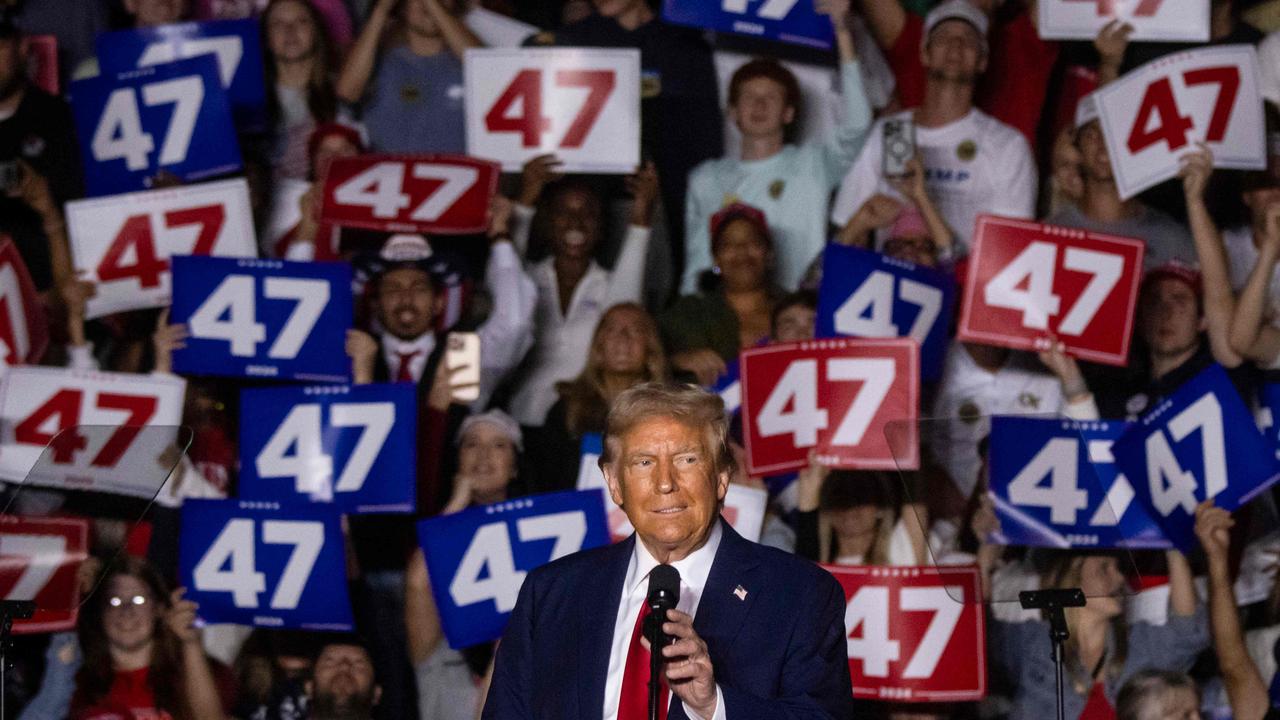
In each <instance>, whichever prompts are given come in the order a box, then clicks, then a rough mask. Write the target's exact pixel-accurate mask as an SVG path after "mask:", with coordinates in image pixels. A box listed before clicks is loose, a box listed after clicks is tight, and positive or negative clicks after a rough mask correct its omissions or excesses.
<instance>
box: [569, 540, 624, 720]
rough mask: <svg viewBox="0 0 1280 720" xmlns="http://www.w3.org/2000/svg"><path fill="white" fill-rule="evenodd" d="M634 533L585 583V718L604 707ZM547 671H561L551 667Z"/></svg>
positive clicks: (581, 645) (581, 672) (581, 659)
mask: <svg viewBox="0 0 1280 720" xmlns="http://www.w3.org/2000/svg"><path fill="white" fill-rule="evenodd" d="M635 538H636V536H635V534H634V533H633V534H632V535H631V537H630V538H629V539H627V540H624V541H622V542H620V543H618V544H616V545H613V546H612V547H611V548H610V551H611V552H610V554H609V556H608V559H607V560H606V561H605V562H604V563H603V564H602V565H603V567H601V568H600V574H599V575H598V576H597V577H595V578H587V579H586V580H587V582H584V583H582V586H581V587H582V601H581V603H580V606H581V607H582V608H583V612H582V613H581V614H580V615H579V625H578V636H577V639H576V640H574V639H569V640H568V641H569V642H570V643H572V644H574V645H577V646H578V663H579V667H578V674H577V676H578V677H579V678H581V680H582V685H581V687H580V692H579V694H578V702H579V706H578V715H579V717H581V718H582V720H588V718H599V717H600V712H601V709H602V708H603V707H604V683H605V676H606V675H607V674H608V673H609V653H610V652H611V651H612V649H613V626H614V624H615V623H616V622H617V620H618V603H619V602H620V601H621V598H622V582H623V581H624V580H625V579H626V576H627V565H628V564H629V563H630V561H631V554H632V552H633V550H634V548H635V541H636V540H635ZM548 672H559V670H557V669H556V668H548Z"/></svg>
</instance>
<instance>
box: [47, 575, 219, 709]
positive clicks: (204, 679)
mask: <svg viewBox="0 0 1280 720" xmlns="http://www.w3.org/2000/svg"><path fill="white" fill-rule="evenodd" d="M100 587H101V592H99V593H98V594H97V595H96V597H94V598H92V599H91V600H90V602H89V603H88V604H87V605H86V607H85V609H84V610H83V611H82V613H83V614H82V615H81V616H80V638H81V642H82V643H83V645H82V648H81V650H82V652H83V653H84V661H83V663H82V664H81V666H80V670H79V672H78V673H76V688H75V695H74V697H73V698H72V701H71V714H70V717H71V718H72V719H73V720H100V719H101V720H105V718H114V717H121V716H122V715H123V716H125V717H140V716H142V715H144V714H145V715H147V716H154V717H161V716H163V715H172V716H175V717H181V718H191V720H223V718H225V717H226V710H225V708H230V707H231V706H232V704H233V702H232V701H233V698H231V697H228V694H229V693H228V691H229V688H230V685H231V680H230V677H229V673H227V672H226V669H225V668H222V667H221V666H217V671H216V672H215V666H213V665H212V664H211V661H210V660H209V658H208V657H206V656H205V652H204V647H203V646H202V645H201V643H200V632H199V631H198V630H197V629H196V628H194V627H192V623H194V622H195V618H196V605H195V603H193V602H191V601H190V600H183V599H182V594H183V592H184V590H183V589H182V588H178V589H177V590H173V591H172V592H171V591H170V590H169V587H168V585H167V584H166V583H165V582H164V580H163V579H162V578H161V577H160V574H159V573H158V572H157V571H156V570H155V569H154V568H152V567H151V566H150V565H148V564H147V563H146V561H144V560H139V559H137V558H133V557H125V558H123V559H121V560H120V561H119V562H118V564H116V565H115V566H114V567H112V568H109V569H108V570H107V571H106V573H105V574H104V575H103V578H102V582H101V585H100Z"/></svg>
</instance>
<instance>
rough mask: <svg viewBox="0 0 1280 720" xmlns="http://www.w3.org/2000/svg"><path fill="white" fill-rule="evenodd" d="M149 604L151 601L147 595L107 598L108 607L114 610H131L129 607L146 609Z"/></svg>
mask: <svg viewBox="0 0 1280 720" xmlns="http://www.w3.org/2000/svg"><path fill="white" fill-rule="evenodd" d="M149 602H151V600H150V598H148V597H147V596H146V595H131V596H129V597H120V596H119V595H113V596H111V597H109V598H107V607H108V608H110V609H114V610H120V609H123V608H129V607H135V608H140V607H145V606H146V605H147V603H149Z"/></svg>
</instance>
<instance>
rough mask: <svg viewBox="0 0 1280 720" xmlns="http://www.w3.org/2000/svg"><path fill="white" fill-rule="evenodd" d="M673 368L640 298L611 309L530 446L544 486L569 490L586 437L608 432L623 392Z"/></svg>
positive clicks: (662, 376)
mask: <svg viewBox="0 0 1280 720" xmlns="http://www.w3.org/2000/svg"><path fill="white" fill-rule="evenodd" d="M669 375H670V373H669V372H668V369H667V358H666V355H664V354H663V352H662V341H661V340H660V339H659V337H658V326H657V325H656V324H655V323H654V321H653V318H652V317H651V316H650V315H649V313H647V312H645V309H644V308H642V307H640V306H639V305H636V304H634V303H622V304H620V305H614V306H613V307H611V308H609V309H608V311H606V312H605V314H604V317H602V318H601V319H600V323H599V324H598V325H597V326H596V331H595V334H594V335H593V336H592V338H591V349H590V352H589V354H588V355H587V364H586V367H585V368H583V370H582V372H581V373H579V374H578V377H576V378H574V379H573V380H571V381H569V382H563V383H560V384H559V385H558V386H557V387H556V390H557V392H558V393H559V397H560V399H559V400H557V401H556V404H555V405H552V406H551V410H550V412H548V413H547V421H546V424H545V425H543V427H542V429H541V430H540V431H539V432H538V434H537V442H536V443H534V444H533V446H532V447H531V448H530V453H531V454H532V456H533V466H534V467H536V468H537V469H538V478H539V480H540V487H542V488H543V489H546V490H568V489H571V488H573V487H574V482H575V480H576V479H577V477H578V465H579V462H578V460H579V456H580V454H581V448H582V437H583V436H584V435H586V434H588V433H604V421H605V416H606V415H608V413H609V406H610V405H612V404H613V399H614V398H615V397H617V396H618V395H619V394H621V393H622V391H624V390H626V389H627V388H630V387H632V386H634V385H638V384H640V383H644V382H649V381H652V380H666V379H668V377H669Z"/></svg>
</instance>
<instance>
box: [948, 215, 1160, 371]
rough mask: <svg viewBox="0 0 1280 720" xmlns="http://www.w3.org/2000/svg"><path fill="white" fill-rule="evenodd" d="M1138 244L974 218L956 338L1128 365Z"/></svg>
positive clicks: (1007, 220) (1139, 270)
mask: <svg viewBox="0 0 1280 720" xmlns="http://www.w3.org/2000/svg"><path fill="white" fill-rule="evenodd" d="M1145 249H1146V246H1145V245H1144V244H1143V242H1142V241H1141V240H1134V239H1132V238H1122V237H1116V236H1114V235H1102V234H1100V233H1093V232H1087V231H1084V230H1074V229H1070V228H1062V227H1056V226H1053V225H1043V224H1041V223H1036V222H1031V221H1029V220H1014V219H1012V218H1001V217H995V216H993V215H980V216H979V217H978V222H977V227H976V230H975V232H974V240H973V249H972V252H971V253H970V255H969V272H968V275H967V277H966V278H965V281H964V301H963V306H962V307H961V311H960V327H959V330H958V332H957V336H958V337H959V339H960V340H963V341H966V342H976V343H983V344H986V345H999V346H1001V347H1008V348H1013V349H1015V350H1044V349H1046V348H1047V347H1048V346H1049V343H1050V341H1051V339H1054V338H1056V339H1057V340H1059V341H1061V342H1062V343H1063V344H1064V345H1065V346H1066V349H1067V352H1068V353H1069V354H1071V355H1073V356H1075V357H1079V358H1083V359H1085V360H1090V361H1092V362H1097V363H1105V364H1107V365H1119V366H1124V365H1125V364H1127V363H1128V361H1129V338H1130V336H1132V335H1133V318H1134V309H1135V308H1136V307H1137V304H1138V287H1139V285H1140V284H1141V282H1142V256H1143V253H1144V252H1145Z"/></svg>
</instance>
